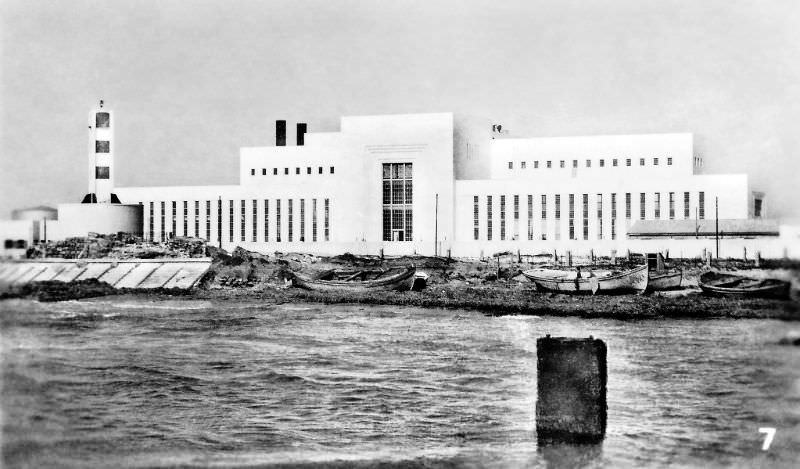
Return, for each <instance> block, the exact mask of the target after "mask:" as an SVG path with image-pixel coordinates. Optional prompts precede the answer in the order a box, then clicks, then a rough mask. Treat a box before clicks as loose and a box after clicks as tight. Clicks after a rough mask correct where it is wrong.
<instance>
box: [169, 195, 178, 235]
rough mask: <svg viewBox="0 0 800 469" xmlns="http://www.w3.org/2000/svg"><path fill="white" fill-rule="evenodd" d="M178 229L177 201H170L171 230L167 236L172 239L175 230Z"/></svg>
mask: <svg viewBox="0 0 800 469" xmlns="http://www.w3.org/2000/svg"><path fill="white" fill-rule="evenodd" d="M177 231H178V201H176V200H173V201H172V232H170V234H169V237H170V239H172V238H173V237H175V234H176V232H177Z"/></svg>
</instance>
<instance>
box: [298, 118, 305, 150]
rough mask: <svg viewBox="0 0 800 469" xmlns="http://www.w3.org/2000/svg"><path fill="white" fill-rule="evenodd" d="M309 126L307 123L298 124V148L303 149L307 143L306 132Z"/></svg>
mask: <svg viewBox="0 0 800 469" xmlns="http://www.w3.org/2000/svg"><path fill="white" fill-rule="evenodd" d="M307 128H308V125H307V124H306V123H305V122H298V123H297V146H298V147H301V146H303V144H305V141H306V130H307Z"/></svg>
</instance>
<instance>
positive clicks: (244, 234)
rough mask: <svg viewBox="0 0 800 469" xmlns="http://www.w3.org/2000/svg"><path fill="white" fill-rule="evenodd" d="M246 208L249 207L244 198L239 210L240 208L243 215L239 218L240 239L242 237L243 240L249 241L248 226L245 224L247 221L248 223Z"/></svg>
mask: <svg viewBox="0 0 800 469" xmlns="http://www.w3.org/2000/svg"><path fill="white" fill-rule="evenodd" d="M246 209H247V208H246V207H245V203H244V200H242V201H241V205H240V207H239V210H240V212H241V215H242V216H241V218H240V219H239V239H241V240H242V242H245V241H247V228H246V225H245V223H246V213H245V210H246Z"/></svg>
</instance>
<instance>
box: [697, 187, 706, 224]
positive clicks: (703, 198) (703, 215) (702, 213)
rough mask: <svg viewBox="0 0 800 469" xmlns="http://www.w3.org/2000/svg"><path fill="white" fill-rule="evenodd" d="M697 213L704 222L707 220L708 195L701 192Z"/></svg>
mask: <svg viewBox="0 0 800 469" xmlns="http://www.w3.org/2000/svg"><path fill="white" fill-rule="evenodd" d="M697 206H698V208H697V211H698V212H699V215H698V218H700V219H701V220H704V219H705V218H706V193H705V192H700V193H699V194H698V195H697Z"/></svg>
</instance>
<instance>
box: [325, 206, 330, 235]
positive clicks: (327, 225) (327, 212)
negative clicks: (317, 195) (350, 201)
mask: <svg viewBox="0 0 800 469" xmlns="http://www.w3.org/2000/svg"><path fill="white" fill-rule="evenodd" d="M329 228H330V204H329V203H328V199H325V241H330V236H329V235H330V230H329Z"/></svg>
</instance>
